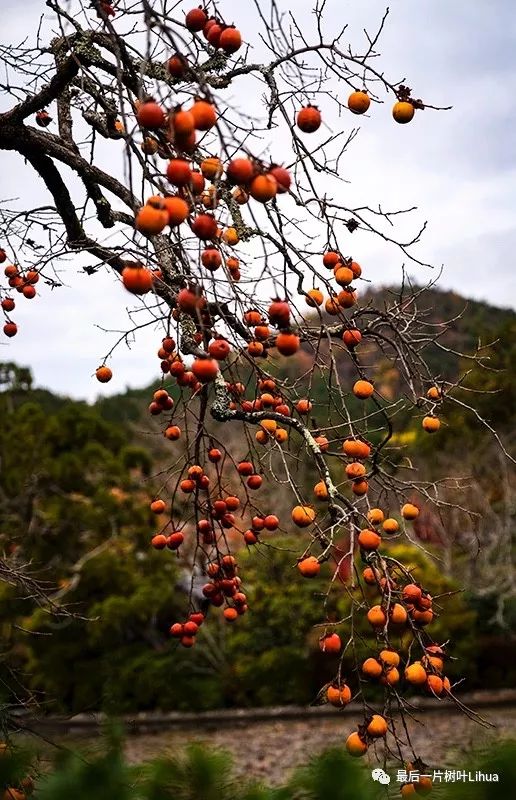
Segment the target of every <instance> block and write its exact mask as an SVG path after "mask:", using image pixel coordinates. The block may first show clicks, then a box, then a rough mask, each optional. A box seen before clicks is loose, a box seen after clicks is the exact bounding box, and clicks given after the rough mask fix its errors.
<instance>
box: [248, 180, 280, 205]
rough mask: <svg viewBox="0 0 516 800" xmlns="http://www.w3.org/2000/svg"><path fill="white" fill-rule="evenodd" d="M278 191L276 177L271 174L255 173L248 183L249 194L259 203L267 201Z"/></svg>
mask: <svg viewBox="0 0 516 800" xmlns="http://www.w3.org/2000/svg"><path fill="white" fill-rule="evenodd" d="M277 191H278V182H277V181H276V178H275V177H274V176H273V175H271V174H270V173H269V174H268V175H257V176H256V178H253V180H252V181H251V183H250V186H249V194H250V195H251V197H252V198H254V200H258V202H259V203H267V202H268V201H269V200H272V198H273V197H275V196H276V194H277Z"/></svg>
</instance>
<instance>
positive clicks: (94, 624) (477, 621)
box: [0, 290, 516, 711]
mask: <svg viewBox="0 0 516 800" xmlns="http://www.w3.org/2000/svg"><path fill="white" fill-rule="evenodd" d="M395 297H396V292H395V291H394V290H384V291H383V292H381V293H379V296H377V297H376V306H378V302H379V301H380V302H382V300H384V301H385V302H389V303H391V302H393V298H395ZM420 302H421V305H420V307H424V308H427V309H428V319H429V320H431V321H432V323H434V324H435V325H436V326H439V325H440V324H441V323H442V322H443V321H444V320H446V319H449V318H455V321H454V322H453V324H452V326H451V328H450V329H449V330H448V333H447V334H446V336H445V337H443V339H442V340H440V341H441V344H442V346H443V347H442V348H439V347H437V346H436V345H431V346H430V347H427V348H424V357H425V358H427V359H429V360H431V361H432V362H433V366H434V369H435V368H436V367H437V372H439V373H440V374H441V376H442V378H443V380H447V381H452V382H455V381H456V380H457V378H458V376H459V375H464V376H465V377H464V380H463V383H462V385H461V387H460V388H457V389H456V390H454V392H453V399H451V398H450V399H445V401H444V404H443V413H442V417H441V418H442V420H443V425H442V428H441V430H440V431H439V433H438V434H437V435H436V436H432V437H429V436H425V434H424V433H423V432H422V431H421V428H420V426H418V425H417V424H416V423H415V422H414V420H413V419H410V418H409V417H408V415H407V416H405V414H404V412H403V408H402V407H401V408H400V412H399V414H398V415H397V417H396V418H395V428H394V431H393V436H392V438H391V440H390V441H389V443H388V445H387V446H388V447H389V454H390V459H389V464H390V469H391V470H392V473H393V475H394V476H396V475H403V473H404V471H406V470H410V471H411V472H413V473H414V474H416V475H417V481H418V482H421V485H423V484H425V486H426V485H427V482H428V481H430V482H431V481H433V480H434V478H435V476H437V474H439V475H442V474H447V475H449V476H450V480H449V481H447V482H445V483H443V482H442V481H441V483H440V491H441V496H442V495H443V493H444V497H445V498H446V499H448V498H449V500H450V504H451V503H454V504H458V505H459V506H461V507H463V508H470V509H472V511H473V512H476V514H477V516H475V515H473V516H470V515H467V514H466V513H465V511H461V510H460V509H459V510H458V509H457V508H453V507H452V506H451V505H450V507H449V508H447V507H446V506H445V507H441V508H440V510H439V513H437V512H436V511H435V510H433V508H432V504H431V502H430V501H431V492H429V490H428V489H427V488H425V490H424V492H426V494H427V496H426V497H425V495H424V493H423V494H422V495H420V496H419V497H416V496H415V497H414V501H417V502H419V503H420V505H421V507H422V511H421V514H420V517H419V518H418V520H417V523H416V525H415V526H414V535H415V539H414V541H413V543H408V542H407V541H406V539H405V538H404V537H399V536H393V537H392V538H391V540H390V543H388V544H387V546H388V547H389V548H390V551H391V552H392V554H394V555H396V554H400V558H401V556H402V558H401V560H403V561H405V563H407V562H411V563H412V564H413V565H417V567H418V569H419V574H420V575H422V576H423V575H424V582H425V585H426V586H428V588H429V590H430V591H431V592H432V594H433V595H434V598H436V597H437V600H438V596H439V595H445V594H448V593H450V592H451V593H452V594H451V595H450V596H448V597H443V600H442V603H443V605H444V604H445V605H446V611H447V613H446V615H443V617H442V621H441V620H440V619H438V620H437V622H436V624H435V630H434V631H433V635H434V636H435V640H436V641H445V640H447V639H448V638H450V637H451V636H453V633H454V631H455V630H460V632H461V636H460V646H459V647H457V648H456V649H455V650H454V651H453V652H452V653H451V655H452V656H453V657H456V658H458V659H459V661H458V662H455V661H451V662H450V666H449V669H448V672H449V675H450V677H451V678H453V677H454V674H455V673H456V674H457V675H459V674H460V675H465V676H466V681H465V684H464V687H465V688H467V689H472V688H474V687H478V686H484V685H486V684H487V683H488V684H489V685H490V686H493V685H513V684H514V679H515V677H516V675H515V674H514V667H513V666H512V667H511V666H510V664H511V661H510V659H509V657H508V654H509V652H510V649H511V647H512V644H511V641H510V638H509V635H508V630H509V629H510V627H511V624H512V625H514V622H515V620H516V611H515V604H514V596H513V595H512V594H511V592H512V589H511V587H512V581H513V572H512V568H511V561H510V551H511V541H512V539H513V537H514V529H515V526H516V520H515V519H514V502H513V501H512V497H513V496H514V494H513V493H514V491H515V489H516V485H515V478H514V472H511V470H510V469H509V467H508V465H507V462H506V461H504V459H503V458H502V457H501V453H500V447H499V446H498V444H497V442H496V440H495V438H494V436H493V434H492V433H491V432H490V430H489V429H488V428H487V427H486V425H485V424H484V422H481V421H480V419H479V417H478V416H476V415H475V414H474V413H472V412H470V411H467V410H466V409H465V408H464V405H463V403H467V404H468V405H472V406H474V408H475V409H477V411H478V415H479V416H480V417H481V418H482V419H483V420H484V421H485V422H488V423H490V424H493V425H496V429H497V431H498V433H499V435H500V437H501V440H502V441H503V442H504V446H505V447H506V448H507V449H508V450H511V449H512V450H514V445H515V439H514V433H513V429H514V409H516V378H515V376H514V373H513V374H512V375H511V372H510V370H509V367H510V366H511V364H512V366H513V365H514V363H515V361H516V344H515V342H516V314H514V313H513V312H510V311H504V310H501V309H497V308H493V307H490V306H488V305H486V304H482V303H476V302H467V301H466V300H464V298H462V297H459V296H457V295H455V294H451V293H445V292H438V291H434V290H432V291H429V292H427V293H426V294H425V295H424V296H422V297H421V301H420ZM363 306H364V309H367V298H366V299H365V300H364V303H363ZM364 329H365V326H364V328H363V330H364ZM479 341H480V342H481V343H482V344H489V345H490V346H489V347H487V349H485V350H482V351H481V354H482V357H483V359H484V364H485V367H484V368H480V367H479V366H478V365H475V363H474V362H469V361H468V360H467V359H460V358H459V357H458V356H457V355H456V353H457V352H460V351H463V352H470V353H472V352H473V351H474V350H475V348H476V347H477V346H478V343H479ZM363 346H364V347H368V348H370V357H371V359H374V363H375V365H376V366H375V368H376V385H377V388H378V391H379V393H380V394H381V395H382V396H383V397H384V398H385V401H386V402H388V401H389V398H390V396H394V395H395V394H396V395H397V394H399V389H400V386H399V382H400V380H401V379H400V375H399V374H398V373H397V371H396V370H393V369H392V367H391V368H390V369H389V370H386V369H385V366H384V362H383V359H382V348H381V346H380V345H379V343H378V342H377V341H375V342H373V343H372V344H367V343H364V345H363ZM349 358H350V356H349V353H348V352H347V351H346V350H345V349H343V350H342V354H341V355H340V356H339V358H338V359H337V364H336V369H337V373H338V374H340V375H341V376H344V375H345V374H346V370H347V369H348V366H349ZM308 359H310V355H309V354H308V352H305V351H303V350H301V351H300V352H299V353H298V354H297V356H296V357H295V358H290V359H289V363H288V369H289V370H292V372H293V373H298V374H301V373H302V372H303V370H302V369H300V366H302V362H303V360H308ZM268 368H269V369H270V370H271V372H274V371H275V370H276V372H277V374H278V375H279V376H283V373H282V370H284V369H287V367H286V365H285V363H284V362H282V361H281V360H279V361H278V362H277V363H275V364H271V365H270V366H269V367H268ZM318 380H320V381H321V385H320V386H319V384H318ZM322 380H323V379H322V377H321V378H319V379H318V377H317V373H316V372H315V373H314V375H313V376H312V381H311V384H310V387H309V393H310V397H311V398H312V400H313V403H314V406H313V410H312V416H313V426H314V427H315V428H319V429H323V428H324V427H325V426H326V425H327V424H328V419H329V418H331V416H332V414H333V413H334V412H335V409H332V407H331V404H330V405H328V406H322V405H318V400H319V398H321V397H322V396H323V387H322ZM0 381H1V384H2V392H1V394H0V415H1V416H0V418H1V420H2V425H1V427H0V470H1V471H0V542H1V546H2V549H3V558H2V572H3V578H4V581H6V582H2V584H1V589H0V623H1V626H2V636H3V642H4V646H3V648H2V656H1V659H2V661H1V669H2V671H3V672H4V676H6V674H7V673H8V672H9V673H12V671H13V670H14V671H15V672H16V675H17V681H18V682H19V692H20V694H25V695H27V694H31V693H32V696H33V698H34V699H35V700H39V701H44V703H45V705H44V708H45V709H46V710H49V711H51V710H55V709H56V708H57V707H59V708H61V709H64V710H71V711H83V710H92V709H98V708H104V709H108V710H114V711H120V710H136V709H145V708H155V707H160V708H164V709H168V708H184V709H195V708H210V707H215V706H224V705H226V706H227V705H253V704H267V703H288V702H299V703H308V702H311V701H313V700H314V697H315V695H316V693H317V691H318V687H320V684H321V670H324V671H325V673H326V672H327V675H328V679H330V678H331V674H332V670H333V669H334V665H333V664H332V663H330V662H331V659H328V658H326V659H324V660H322V659H321V655H320V651H319V648H318V647H317V637H318V633H317V631H314V630H313V627H312V626H313V625H314V624H315V623H316V622H318V621H319V618H320V605H319V602H320V601H319V598H317V597H316V595H317V594H318V593H320V592H325V587H326V585H327V581H328V577H329V572H328V574H325V571H324V570H323V571H322V572H321V575H320V577H319V578H317V579H316V580H315V581H312V582H310V581H304V580H303V579H302V578H301V577H300V576H299V575H298V574H297V571H296V570H295V569H293V567H294V566H295V561H296V559H295V556H294V555H293V552H292V550H293V548H291V547H290V546H289V543H291V542H292V537H293V536H297V537H299V535H300V534H299V533H295V532H294V530H293V527H292V523H291V521H290V511H289V508H290V506H289V505H285V506H284V505H283V504H284V502H285V500H284V498H283V496H282V491H281V486H277V485H276V486H275V484H274V483H269V484H268V488H267V489H264V490H263V492H262V493H261V494H260V500H259V508H258V506H257V508H256V510H257V511H258V510H259V511H260V512H263V513H266V512H267V513H272V511H274V513H275V514H277V515H278V517H279V518H280V530H279V531H276V532H273V533H265V534H262V535H261V536H260V542H259V543H258V544H257V545H246V544H245V543H244V539H243V537H242V532H243V528H242V527H241V522H240V517H237V521H236V523H235V529H234V530H233V531H231V537H232V539H233V545H234V546H235V544H236V545H237V546H240V547H242V549H243V550H244V548H246V549H247V552H245V551H243V552H242V554H241V561H242V563H243V562H245V572H246V587H247V588H246V592H247V595H248V597H249V614H248V615H246V617H244V618H241V619H238V620H237V621H236V623H235V624H234V626H229V625H225V624H224V623H223V622H221V621H220V618H215V615H211V616H210V615H209V616H208V620H207V622H206V623H205V625H204V626H203V630H202V635H200V636H199V638H198V642H197V644H196V646H195V648H194V650H193V651H192V652H187V651H185V650H183V649H182V648H180V647H178V645H177V643H176V642H175V641H174V640H171V638H170V636H169V634H168V630H169V627H170V625H171V624H172V623H173V622H175V621H176V620H178V619H183V618H184V616H185V613H186V611H187V610H188V602H189V601H188V590H189V587H190V581H191V579H192V574H191V569H190V567H189V553H190V547H189V543H188V531H189V523H188V521H187V519H186V511H185V509H184V508H183V507H181V506H176V507H175V508H173V509H170V506H169V503H167V493H168V492H169V490H170V488H171V486H173V485H175V482H176V481H177V469H176V467H177V465H178V464H179V465H180V464H181V453H182V452H183V450H182V448H184V445H183V440H179V441H177V442H176V441H169V440H167V439H166V438H165V437H164V436H163V430H164V428H165V427H166V425H164V423H163V417H159V418H157V419H155V418H153V417H151V416H149V413H148V405H149V402H150V401H151V400H152V394H153V392H154V391H155V389H156V388H158V386H159V385H160V381H159V380H157V381H156V384H155V385H152V386H149V387H145V388H141V389H139V388H135V389H130V390H128V391H127V392H126V393H125V394H123V395H117V396H111V397H102V398H99V399H98V400H97V402H96V403H94V404H93V405H88V404H86V403H83V402H78V401H75V400H69V399H67V398H63V397H57V396H55V395H53V394H52V393H51V392H49V391H47V390H45V389H41V388H38V387H34V386H33V385H32V376H31V373H30V370H29V369H28V368H27V367H25V366H24V365H19V366H17V365H13V364H7V363H4V364H2V368H1V372H0ZM167 388H168V387H167ZM305 388H306V387H305ZM394 389H395V390H396V391H394ZM169 391H170V394H171V396H173V397H174V399H175V401H176V404H179V403H181V402H182V400H181V394H180V389H179V388H178V387H177V386H174V387H173V388H170V389H169ZM391 392H392V395H391ZM330 394H331V393H330ZM353 400H354V399H353V398H351V400H350V402H351V403H352V402H353ZM190 402H191V401H190ZM194 406H195V404H194V403H192V423H194V417H195V407H194ZM167 420H168V417H167ZM172 422H173V413H172V416H171V419H170V420H168V423H167V424H169V423H170V424H171V423H172ZM213 436H214V440H217V438H218V437H219V436H220V437H221V438H222V436H223V438H224V442H225V443H226V444H227V441H228V437H233V442H234V443H239V437H242V433H241V430H240V429H239V427H238V426H235V427H234V428H231V427H229V431H228V427H226V429H225V430H224V433H223V434H221V432H220V431H219V429H218V426H217V425H216V424H214V425H213ZM240 442H241V450H242V452H241V453H240V456H241V457H242V458H245V457H246V455H247V449H246V448H247V447H248V446H249V445H248V443H247V442H246V440H245V439H243V438H241V439H240ZM399 443H404V444H407V443H408V444H409V445H410V454H411V455H410V461H409V460H407V457H406V456H403V457H401V456H399V455H398V446H399ZM290 447H291V448H292V449H293V450H294V451H295V448H296V447H298V445H297V444H296V442H295V440H293V441H292V442H291V443H290ZM264 457H265V456H264ZM272 458H273V457H272V456H271V459H272ZM272 463H273V465H274V461H272ZM170 465H175V466H174V469H173V470H172V472H171V473H170V474H168V472H167V471H168V469H169V467H170ZM301 469H304V466H303V465H301ZM332 469H334V471H335V477H337V476H338V474H339V469H341V465H340V462H339V460H338V458H336V459H335V467H334V468H332ZM339 480H340V481H342V478H340V479H339ZM303 482H304V483H305V484H306V486H309V487H311V486H313V483H314V481H313V476H312V475H311V474H310V473H309V471H306V473H303ZM227 489H228V492H229V490H230V489H231V485H230V484H228V487H227ZM158 496H159V497H160V498H162V499H163V500H164V501H165V503H166V504H167V505H166V509H165V512H164V513H163V514H160V515H159V516H156V515H155V514H153V513H152V512H151V511H150V508H149V505H150V502H151V501H152V500H153V499H154V498H156V497H158ZM256 502H258V501H256ZM388 504H389V496H388V494H386V496H385V498H384V505H387V506H388ZM393 505H395V504H393ZM185 508H186V507H185ZM171 519H172V522H171ZM181 522H182V523H183V524H184V525H185V528H184V530H185V534H186V539H185V544H184V545H183V546H182V547H181V548H180V549H179V551H176V552H172V551H169V550H167V551H165V552H156V551H153V550H152V549H151V548H149V541H150V539H151V537H152V536H153V535H154V534H155V533H156V532H157V530H158V529H162V528H165V529H167V526H168V527H170V526H171V525H172V527H173V526H174V525H175V526H176V527H177V525H178V523H181ZM242 524H243V523H242ZM421 548H423V549H421ZM13 565H14V566H18V567H22V566H24V567H25V568H26V572H27V575H28V577H27V585H28V586H29V589H31V590H30V591H29V592H26V591H25V590H24V591H20V586H19V584H17V582H16V580H14V579H13V580H10V579H9V570H10V567H12V566H13ZM349 566H350V565H348V567H347V571H348V572H349ZM258 569H259V570H260V573H261V579H260V581H258V580H257V579H256V575H257V570H258ZM343 572H346V566H345V565H344V566H343ZM287 578H288V579H287ZM177 587H180V588H182V590H183V591H182V592H181V591H180V592H178V591H177ZM462 587H464V588H465V592H459V593H454V590H456V589H459V588H462ZM25 588H26V587H25ZM49 589H50V597H51V602H52V606H53V609H52V610H54V611H55V610H56V609H57V610H58V612H59V615H58V616H57V617H56V616H55V615H50V614H49V613H48V612H49V605H48V602H47V601H46V600H45V594H47V593H48V591H49ZM370 591H371V592H373V593H374V591H375V589H371V590H370ZM27 595H28V598H29V599H24V600H20V599H19V597H20V596H24V597H26V596H27ZM438 602H440V601H439V600H438ZM348 608H349V597H348V595H347V593H345V592H343V591H342V587H341V585H340V584H338V583H335V582H334V583H333V584H332V590H331V592H330V595H329V599H328V609H329V614H330V616H331V615H333V618H334V619H339V618H343V617H345V616H346V613H347V611H348ZM480 611H481V613H479V612H480ZM487 653H489V658H487ZM350 669H351V662H350ZM277 670H281V671H282V674H288V675H290V681H289V682H288V684H287V685H286V686H285V685H281V686H280V685H279V684H277V683H276V682H275V680H274V675H275V674H278V673H277ZM511 670H512V672H511ZM6 683H9V685H12V680H11V681H9V682H8V681H6ZM56 698H59V704H57V702H56ZM4 699H5V700H6V701H7V702H9V701H11V700H12V699H13V698H12V697H10V696H6V697H5V698H4Z"/></svg>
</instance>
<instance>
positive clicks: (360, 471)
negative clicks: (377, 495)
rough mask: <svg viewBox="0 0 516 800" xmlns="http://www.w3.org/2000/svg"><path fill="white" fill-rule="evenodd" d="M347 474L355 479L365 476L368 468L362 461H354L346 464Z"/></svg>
mask: <svg viewBox="0 0 516 800" xmlns="http://www.w3.org/2000/svg"><path fill="white" fill-rule="evenodd" d="M345 471H346V476H347V477H348V478H351V479H353V480H356V479H357V478H363V477H364V475H365V474H366V468H365V467H364V465H363V464H361V463H360V461H353V462H352V463H351V464H346V470H345Z"/></svg>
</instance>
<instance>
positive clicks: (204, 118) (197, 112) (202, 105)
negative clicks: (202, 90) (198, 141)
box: [190, 99, 217, 131]
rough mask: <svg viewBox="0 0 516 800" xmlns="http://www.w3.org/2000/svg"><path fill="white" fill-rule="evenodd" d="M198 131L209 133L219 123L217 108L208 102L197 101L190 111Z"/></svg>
mask: <svg viewBox="0 0 516 800" xmlns="http://www.w3.org/2000/svg"><path fill="white" fill-rule="evenodd" d="M190 112H191V113H192V114H193V117H194V122H195V127H196V129H197V130H198V131H209V130H210V128H213V126H214V125H215V124H216V122H217V112H216V111H215V106H213V105H212V104H211V103H209V102H207V101H206V100H200V99H198V100H196V101H195V103H194V104H193V106H192V107H191V109H190Z"/></svg>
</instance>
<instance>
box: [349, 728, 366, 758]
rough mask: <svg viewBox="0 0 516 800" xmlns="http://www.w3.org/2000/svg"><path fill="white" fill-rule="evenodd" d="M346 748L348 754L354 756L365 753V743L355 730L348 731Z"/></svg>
mask: <svg viewBox="0 0 516 800" xmlns="http://www.w3.org/2000/svg"><path fill="white" fill-rule="evenodd" d="M346 750H347V751H348V753H349V755H350V756H354V757H356V758H358V757H360V756H363V755H365V753H367V744H366V743H365V741H364V740H363V739H362V737H361V736H360V735H359V734H358V732H357V731H353V733H350V734H349V736H348V738H347V739H346Z"/></svg>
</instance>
